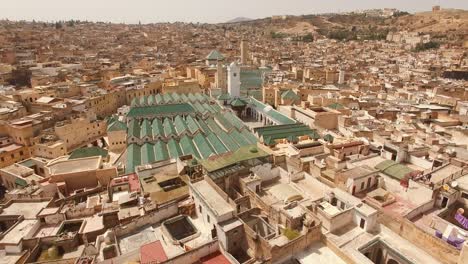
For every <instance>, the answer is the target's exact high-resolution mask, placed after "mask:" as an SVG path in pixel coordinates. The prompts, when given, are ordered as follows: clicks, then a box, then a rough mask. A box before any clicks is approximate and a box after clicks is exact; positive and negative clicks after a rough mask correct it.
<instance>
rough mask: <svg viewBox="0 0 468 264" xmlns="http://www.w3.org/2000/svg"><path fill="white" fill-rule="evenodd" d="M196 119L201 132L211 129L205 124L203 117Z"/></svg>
mask: <svg viewBox="0 0 468 264" xmlns="http://www.w3.org/2000/svg"><path fill="white" fill-rule="evenodd" d="M197 121H198V124H199V125H200V128H201V129H202V130H203V132H205V133H208V132H210V131H211V129H210V127H209V126H208V125H207V124H206V122H205V121H204V120H203V119H198V120H197Z"/></svg>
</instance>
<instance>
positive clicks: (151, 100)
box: [148, 95, 156, 105]
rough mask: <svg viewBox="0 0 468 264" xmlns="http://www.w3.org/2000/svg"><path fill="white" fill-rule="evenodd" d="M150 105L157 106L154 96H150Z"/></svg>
mask: <svg viewBox="0 0 468 264" xmlns="http://www.w3.org/2000/svg"><path fill="white" fill-rule="evenodd" d="M148 104H149V105H154V104H156V98H155V97H154V95H150V96H148Z"/></svg>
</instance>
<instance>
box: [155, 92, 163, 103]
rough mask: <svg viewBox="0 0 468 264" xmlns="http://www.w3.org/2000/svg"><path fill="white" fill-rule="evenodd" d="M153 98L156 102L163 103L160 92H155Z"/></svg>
mask: <svg viewBox="0 0 468 264" xmlns="http://www.w3.org/2000/svg"><path fill="white" fill-rule="evenodd" d="M154 99H155V100H156V104H164V98H163V97H162V95H161V94H156V96H155V97H154Z"/></svg>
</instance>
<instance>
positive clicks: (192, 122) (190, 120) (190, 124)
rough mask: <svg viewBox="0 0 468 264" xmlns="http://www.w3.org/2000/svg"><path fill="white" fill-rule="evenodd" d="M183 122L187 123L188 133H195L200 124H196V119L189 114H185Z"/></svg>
mask: <svg viewBox="0 0 468 264" xmlns="http://www.w3.org/2000/svg"><path fill="white" fill-rule="evenodd" d="M185 122H186V123H187V127H188V129H189V131H190V133H192V134H195V133H196V132H197V131H199V130H200V126H199V125H198V122H197V120H195V118H193V117H191V116H187V118H186V120H185Z"/></svg>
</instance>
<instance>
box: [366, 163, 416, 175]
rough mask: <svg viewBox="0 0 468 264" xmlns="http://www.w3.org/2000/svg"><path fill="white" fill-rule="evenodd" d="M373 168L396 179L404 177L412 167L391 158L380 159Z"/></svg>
mask: <svg viewBox="0 0 468 264" xmlns="http://www.w3.org/2000/svg"><path fill="white" fill-rule="evenodd" d="M375 168H376V169H378V170H379V171H381V172H382V173H384V174H386V175H388V176H390V177H392V178H394V179H397V180H401V179H403V178H404V177H405V175H407V174H409V173H411V172H413V170H412V169H410V168H408V167H406V166H405V165H402V164H400V163H398V162H395V161H393V160H385V161H382V162H380V163H379V164H377V165H376V166H375Z"/></svg>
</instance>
